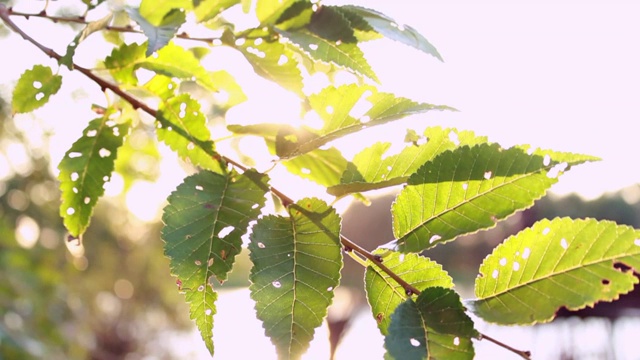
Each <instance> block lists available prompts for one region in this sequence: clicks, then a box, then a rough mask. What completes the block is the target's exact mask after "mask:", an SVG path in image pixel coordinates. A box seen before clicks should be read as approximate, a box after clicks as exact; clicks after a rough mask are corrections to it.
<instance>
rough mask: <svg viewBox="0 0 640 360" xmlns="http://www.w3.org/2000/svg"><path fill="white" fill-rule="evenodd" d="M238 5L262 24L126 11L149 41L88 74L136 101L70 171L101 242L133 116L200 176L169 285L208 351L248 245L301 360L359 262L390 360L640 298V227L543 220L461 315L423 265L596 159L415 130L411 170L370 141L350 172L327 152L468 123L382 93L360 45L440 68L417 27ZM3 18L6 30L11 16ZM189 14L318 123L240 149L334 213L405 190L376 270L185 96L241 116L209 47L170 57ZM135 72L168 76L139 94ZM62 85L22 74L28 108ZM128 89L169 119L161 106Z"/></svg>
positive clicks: (124, 48)
mask: <svg viewBox="0 0 640 360" xmlns="http://www.w3.org/2000/svg"><path fill="white" fill-rule="evenodd" d="M91 6H93V5H90V8H89V9H88V10H91ZM234 6H242V8H243V10H244V11H245V12H249V11H250V9H251V8H252V4H251V1H245V0H242V1H241V0H226V1H220V0H199V1H195V0H194V1H189V0H183V1H150V0H143V1H142V2H141V5H140V7H139V8H135V9H134V8H126V9H124V11H125V12H126V14H128V16H129V18H130V21H132V22H135V23H137V25H138V26H139V27H140V29H141V30H142V32H143V33H144V35H145V36H146V37H147V42H146V43H144V44H138V43H124V42H122V39H120V40H119V41H120V42H119V43H117V44H116V47H115V48H114V49H113V51H112V52H111V54H110V55H109V56H108V57H107V58H106V59H104V61H103V63H102V64H101V67H102V69H103V70H104V71H106V72H108V74H109V75H110V76H111V78H112V80H113V81H114V82H115V83H116V85H112V84H110V83H107V82H106V81H103V80H101V79H100V78H97V77H93V78H92V80H93V81H97V82H98V84H99V85H100V86H102V87H103V88H105V89H109V90H112V91H113V92H115V93H116V95H119V98H120V99H122V100H124V101H119V102H115V103H113V104H109V105H108V107H107V108H105V109H102V110H101V111H99V116H98V117H97V118H96V119H94V120H92V121H90V122H89V124H88V125H87V127H86V129H85V130H84V132H83V135H82V137H81V138H80V139H79V140H78V141H76V142H75V143H74V144H73V145H72V146H71V148H70V149H69V151H68V152H67V153H66V155H65V157H64V159H63V160H62V162H61V163H60V166H59V170H60V173H59V181H60V184H61V185H60V187H61V190H62V205H61V208H60V214H61V216H62V218H63V219H64V223H65V226H66V227H67V229H68V231H69V232H70V234H71V235H72V236H74V237H80V236H81V235H82V233H83V232H84V231H85V229H86V228H87V227H88V225H89V221H90V218H91V214H92V211H93V208H94V206H95V204H96V201H97V200H98V198H99V197H100V196H101V195H102V194H103V193H104V190H103V186H104V184H105V183H106V182H107V181H109V179H110V176H111V174H112V173H113V171H114V167H115V165H114V164H115V160H116V157H117V154H118V149H119V148H120V147H121V146H122V145H123V144H125V143H126V142H127V136H128V134H129V132H130V131H131V129H132V128H134V129H135V128H144V127H145V126H147V125H145V124H144V122H140V121H138V118H137V117H138V115H137V114H136V113H135V112H134V111H131V110H132V109H142V110H144V111H146V112H147V113H148V114H150V115H152V116H153V117H154V118H155V124H156V126H155V127H156V129H155V133H156V134H157V138H158V140H160V141H162V142H164V143H165V144H167V145H168V146H169V147H170V148H172V149H173V150H174V151H175V152H176V153H177V154H178V155H179V156H180V157H181V158H182V159H184V160H185V161H187V162H189V163H191V164H192V165H194V166H195V167H197V169H198V171H197V172H195V173H194V174H193V175H190V176H188V177H187V178H185V179H184V181H183V182H182V184H180V185H179V186H178V187H177V189H176V190H175V191H174V192H173V193H172V194H171V195H170V196H169V197H168V205H167V206H166V208H165V210H164V216H163V221H164V223H165V226H164V229H163V231H162V238H163V240H164V241H165V254H166V255H167V256H168V257H169V259H170V266H171V272H172V274H173V275H174V276H175V277H177V282H178V285H179V288H180V290H181V291H182V292H183V293H184V294H185V298H186V301H187V302H188V303H189V306H190V310H191V312H190V314H191V318H192V319H193V320H194V321H195V323H196V325H197V327H198V329H199V330H200V333H201V335H202V339H203V341H204V343H205V344H206V346H207V348H208V349H209V350H210V352H211V353H212V354H213V353H214V346H213V340H212V336H213V322H214V315H215V313H216V305H215V301H216V298H217V293H216V290H215V288H216V286H217V284H218V283H222V282H223V281H225V280H226V279H227V276H228V273H229V271H231V269H232V268H233V265H234V259H235V256H236V255H237V254H238V253H239V252H240V251H242V243H243V238H246V235H247V233H248V232H249V230H250V235H249V236H248V251H249V252H250V258H251V261H252V262H253V268H252V270H251V274H250V280H251V282H252V285H251V287H250V290H251V297H252V298H253V299H254V300H255V302H256V312H257V317H258V318H259V319H260V320H261V321H262V322H263V324H264V328H265V333H266V335H267V336H269V337H270V338H271V340H272V342H273V343H274V345H275V346H276V349H277V352H278V354H279V356H280V357H281V358H285V359H289V358H299V357H300V356H301V355H302V354H303V353H304V352H305V351H306V349H307V348H308V345H309V342H310V341H311V339H312V338H313V335H314V331H315V329H316V328H317V327H318V326H320V324H321V322H322V320H323V319H324V317H325V315H326V313H327V308H328V306H329V305H330V304H331V302H332V298H333V293H334V290H335V289H336V287H338V286H339V277H340V276H339V275H340V269H341V267H342V262H343V252H342V249H343V247H345V248H347V250H355V251H357V252H360V254H361V255H362V256H364V257H365V258H366V259H367V260H366V261H365V262H364V265H365V266H366V269H367V270H366V277H365V287H366V290H367V297H368V300H369V303H370V305H371V310H372V316H373V317H374V318H375V319H376V321H377V324H378V327H379V329H380V331H381V332H382V334H383V335H385V347H386V349H387V351H388V356H389V357H390V358H397V359H400V358H402V359H407V358H432V357H433V358H438V357H446V358H459V359H467V358H472V357H473V355H474V350H473V342H472V339H474V338H477V339H480V338H482V335H481V334H479V333H478V332H477V331H476V330H475V329H474V326H473V325H474V324H473V321H472V320H471V318H470V317H469V316H468V315H467V313H466V312H467V311H468V310H470V311H473V312H474V313H475V314H476V315H478V316H479V317H481V318H483V319H485V320H488V321H492V322H496V323H500V324H533V323H536V322H546V321H549V320H551V319H552V318H553V317H554V314H555V312H556V310H557V309H558V308H560V307H562V306H564V307H567V308H570V309H577V308H581V307H585V306H589V305H593V304H594V303H595V302H597V301H601V300H604V301H611V300H614V299H616V298H617V297H618V296H619V295H620V294H623V293H626V292H629V291H630V290H631V289H632V287H633V285H634V284H635V283H637V282H638V279H637V278H636V277H635V276H634V275H633V269H638V268H639V267H638V266H639V265H640V264H639V261H640V232H639V231H638V230H635V229H633V228H630V227H626V226H620V225H617V224H615V223H612V222H605V221H603V222H598V221H595V220H590V219H586V220H572V219H568V218H558V219H553V220H545V221H541V222H539V223H536V224H535V225H534V226H532V227H531V228H529V229H527V230H525V231H523V232H521V233H519V234H517V235H515V236H513V237H510V238H508V239H506V240H505V241H504V242H503V243H502V244H501V245H500V246H498V247H497V248H496V249H495V251H494V252H493V253H492V254H491V255H490V256H488V257H487V258H486V259H485V261H484V263H483V264H482V266H481V267H480V269H479V275H478V278H477V281H476V290H475V293H476V299H473V300H469V301H467V302H466V304H465V305H463V303H462V301H461V299H460V297H459V296H458V295H457V293H456V292H455V291H454V290H453V285H454V284H453V281H452V279H451V277H450V276H449V275H448V274H447V272H446V271H445V270H444V269H442V267H441V266H440V265H439V264H437V263H435V262H433V261H432V260H430V259H429V258H428V257H426V256H424V255H421V253H423V252H424V251H425V250H428V249H429V248H431V247H434V246H437V245H441V244H443V243H446V242H448V241H452V240H454V239H456V238H457V237H459V236H461V235H464V234H469V233H473V232H476V231H479V230H483V229H488V228H491V227H493V226H494V225H495V224H496V223H497V222H498V221H500V220H503V219H505V218H506V217H508V216H510V215H512V214H514V213H516V212H517V211H520V210H522V209H526V208H528V207H530V206H531V205H532V204H533V203H534V202H535V200H537V199H539V198H541V197H542V196H544V194H545V192H546V191H547V190H548V189H549V187H550V186H551V185H553V184H554V183H556V182H557V180H558V177H559V176H560V175H561V174H562V173H564V172H565V171H567V170H569V169H570V168H571V167H572V166H574V165H579V164H582V163H585V162H589V161H595V160H597V158H595V157H592V156H587V155H580V154H572V153H565V152H555V151H550V150H541V149H534V148H531V147H529V146H526V145H523V146H515V147H511V148H503V147H501V146H500V145H498V144H495V143H490V142H489V141H488V140H487V139H486V138H485V137H481V136H476V135H475V134H473V133H471V132H468V131H458V130H456V129H444V128H440V127H430V128H427V129H426V130H425V131H424V132H423V133H417V132H415V131H408V132H407V136H406V146H405V147H404V148H403V149H402V150H401V151H399V152H398V153H397V154H393V155H386V152H387V151H388V149H389V147H390V144H389V143H381V142H378V143H374V144H368V146H366V147H365V144H362V145H363V149H362V150H361V151H360V152H359V153H358V154H356V155H355V156H354V157H353V158H352V159H347V158H345V157H344V156H343V155H342V154H341V153H340V151H339V150H337V149H336V148H335V147H330V146H329V144H330V143H331V142H332V141H334V140H336V139H338V138H341V137H344V136H348V135H350V134H353V133H355V132H358V131H360V130H362V129H365V128H368V127H372V126H379V125H384V124H389V123H391V122H393V121H395V120H398V119H402V118H406V117H407V116H412V115H418V114H423V113H426V112H429V111H433V110H453V109H451V108H449V107H446V106H439V105H432V104H426V103H418V102H414V101H412V100H409V99H406V98H400V97H396V96H395V95H393V94H389V93H383V92H379V91H378V90H377V88H376V87H375V85H373V83H375V82H377V81H378V79H377V77H376V75H375V73H374V71H373V70H372V69H371V67H370V66H369V64H368V63H367V61H366V59H365V57H364V55H363V52H362V50H361V49H360V48H359V44H360V43H361V42H363V41H368V40H372V39H376V38H380V37H387V38H390V39H392V40H396V41H399V42H401V43H404V44H406V45H409V46H413V47H414V48H416V49H418V50H420V51H423V52H425V53H428V54H431V55H433V56H435V57H436V58H438V59H440V55H439V54H438V52H437V51H436V49H435V48H434V47H433V46H432V45H431V44H430V43H429V42H428V41H427V40H426V39H425V38H424V37H423V36H422V35H420V34H418V33H417V32H416V31H415V30H414V29H413V28H411V27H409V26H405V25H401V24H398V23H396V22H394V21H393V20H392V19H390V18H389V17H387V16H385V15H383V14H381V13H379V12H377V11H374V10H370V9H366V8H362V7H358V6H323V5H321V4H319V3H314V2H312V1H306V0H285V1H282V0H278V1H277V0H257V1H256V2H255V4H253V6H254V9H255V16H256V17H257V22H258V25H257V26H255V27H252V28H249V29H243V30H236V28H235V24H232V23H228V22H226V20H225V19H224V17H223V15H224V14H225V11H227V10H228V9H229V8H231V7H234ZM3 11H4V13H5V16H4V17H3V19H5V22H6V19H7V18H8V15H7V14H9V13H8V12H7V11H6V9H3ZM189 13H192V14H193V15H194V16H195V19H196V22H197V23H198V24H199V25H201V26H204V27H208V28H209V29H210V30H211V32H212V33H214V34H219V37H217V38H212V39H211V44H212V46H228V47H230V48H233V49H235V50H237V51H238V52H239V53H240V54H242V55H243V56H244V58H245V59H246V60H247V61H248V63H249V64H250V65H251V66H252V67H253V69H254V70H255V72H256V73H257V74H258V75H260V76H262V77H264V78H265V79H267V80H270V81H274V82H276V83H278V84H279V85H281V86H282V87H283V88H285V89H287V90H289V91H291V92H293V93H294V94H297V95H298V96H300V98H301V100H302V102H303V103H304V111H305V112H311V113H314V114H315V115H317V117H318V118H319V119H321V120H322V126H320V127H311V126H306V125H304V124H302V123H300V124H301V125H300V126H292V125H278V124H257V125H255V124H254V125H244V126H243V125H232V126H229V127H228V130H229V131H230V132H231V133H232V136H234V137H241V136H248V135H252V136H258V137H260V138H262V139H264V141H265V143H266V145H267V147H268V149H269V151H271V153H272V154H273V155H275V156H276V157H277V159H278V162H279V163H280V164H282V165H284V166H285V167H286V168H287V169H288V170H289V172H291V173H292V174H294V175H298V176H300V177H303V178H306V179H309V180H312V181H314V182H316V183H318V184H320V185H322V186H324V187H326V189H327V192H328V193H329V194H331V195H334V196H336V197H342V196H347V195H353V196H356V197H358V198H363V197H364V195H363V193H366V192H367V191H370V190H374V189H383V188H386V187H390V186H395V185H403V188H402V191H401V192H400V193H399V195H398V196H397V199H396V201H395V203H394V204H393V206H392V208H391V213H392V216H393V230H394V236H395V240H394V241H393V242H392V243H389V244H388V245H387V246H385V247H383V248H380V249H377V250H375V251H374V252H373V254H371V253H368V252H366V251H364V250H362V249H359V248H357V247H356V246H357V244H355V243H352V242H351V240H349V239H346V238H344V237H343V236H342V235H341V233H340V222H341V219H340V216H339V215H338V214H337V213H336V211H335V210H334V209H333V208H332V206H331V205H330V204H327V203H326V202H324V201H322V200H320V199H317V198H304V199H300V200H298V201H293V200H291V199H289V198H288V197H286V195H284V194H283V193H282V192H280V191H279V190H277V189H272V188H270V185H269V181H270V180H269V176H268V174H266V173H260V172H258V171H255V170H250V169H249V170H248V169H246V168H245V167H244V166H243V165H241V164H239V163H237V162H234V161H231V160H229V159H228V158H227V157H226V156H225V155H224V154H220V153H219V152H217V151H216V144H215V143H214V141H213V140H212V136H211V133H210V130H209V127H208V126H207V124H208V120H207V118H206V116H205V114H204V112H203V110H202V108H201V104H200V102H199V101H198V99H197V98H196V97H195V96H194V95H193V94H190V93H188V92H186V91H184V90H183V87H181V86H180V85H181V84H184V83H196V84H197V86H199V87H201V88H203V89H206V90H207V91H210V92H217V93H220V92H223V93H226V94H227V95H229V96H228V97H227V99H228V101H226V102H225V103H223V104H220V106H221V107H222V108H225V109H228V108H229V107H232V106H234V105H236V104H238V103H240V102H242V101H244V99H245V95H244V93H243V92H242V89H241V88H240V86H238V84H237V83H236V82H235V81H234V80H233V78H232V77H231V75H230V74H229V73H227V72H225V71H217V72H211V71H209V70H207V69H206V68H204V67H203V66H202V65H201V63H200V57H201V55H202V53H203V52H206V48H185V47H183V46H180V45H178V44H177V43H175V42H172V41H171V40H172V39H173V38H174V37H175V36H176V34H177V33H178V31H179V29H180V28H181V26H183V25H184V24H185V21H186V19H187V15H188V14H189ZM108 24H109V22H108V21H107V20H105V19H102V20H100V22H98V23H91V24H89V25H87V29H84V30H83V31H82V32H81V33H80V34H78V36H77V37H76V39H75V40H74V41H73V42H72V44H71V45H70V46H69V48H68V49H67V54H66V55H65V56H58V59H59V60H60V62H61V64H64V65H67V66H69V67H70V68H75V69H79V70H81V71H85V72H86V71H87V70H86V69H83V68H80V67H79V66H77V65H75V64H74V63H73V55H74V52H75V49H76V47H78V46H79V44H80V40H82V39H83V38H85V37H86V36H88V35H89V34H90V33H91V32H95V31H97V30H100V29H101V28H102V29H106V28H107V26H108ZM327 64H328V65H329V66H327ZM139 69H145V70H148V71H151V72H152V73H153V74H154V75H153V76H152V77H151V78H150V80H148V81H146V82H141V81H140V80H139V78H138V70H139ZM317 71H325V72H328V73H333V72H336V71H349V72H351V73H353V74H355V75H356V76H357V77H359V78H360V79H361V80H362V81H361V82H359V83H358V84H348V85H342V86H329V87H327V88H325V89H323V90H321V91H320V92H318V93H315V94H305V92H304V91H303V78H304V76H305V72H306V73H308V74H312V73H314V72H317ZM60 83H61V77H60V76H59V75H54V74H53V72H52V71H51V69H49V68H48V67H44V66H36V67H34V68H33V69H31V70H29V71H27V72H25V73H24V74H23V75H22V76H21V78H20V80H19V82H18V84H17V85H16V88H15V91H14V94H13V98H14V100H13V111H14V112H15V113H19V112H29V111H32V110H34V109H35V108H37V107H39V106H42V105H43V104H44V103H45V102H46V101H47V100H48V99H49V97H50V96H51V95H53V94H54V93H55V92H56V91H57V90H58V88H59V87H60ZM369 83H371V84H369ZM125 90H128V91H129V92H134V91H135V93H136V94H140V96H146V97H150V98H153V99H154V101H156V102H159V104H160V105H159V107H158V109H151V108H149V107H148V106H146V105H145V104H144V103H142V102H140V101H139V100H137V99H136V98H133V97H132V96H131V95H129V94H128V93H127V92H125ZM363 104H364V105H363ZM363 106H364V107H365V108H366V109H365V110H364V111H361V108H362V107H363ZM269 192H272V193H273V194H274V195H275V196H276V197H277V198H279V200H280V202H281V204H282V205H283V207H284V212H282V213H278V212H277V211H271V210H270V209H267V208H266V207H265V204H266V196H267V194H268V193H269Z"/></svg>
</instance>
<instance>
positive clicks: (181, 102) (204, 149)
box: [156, 93, 225, 173]
mask: <svg viewBox="0 0 640 360" xmlns="http://www.w3.org/2000/svg"><path fill="white" fill-rule="evenodd" d="M156 120H158V127H157V132H158V139H159V140H161V141H164V142H165V143H166V144H167V145H169V147H170V148H171V149H172V150H173V151H175V152H176V153H178V155H180V157H181V158H183V159H188V160H189V161H191V163H192V164H193V165H196V166H200V167H202V168H204V169H208V170H211V171H215V172H217V173H223V172H225V169H223V168H222V166H221V165H220V162H219V161H218V160H217V157H218V156H217V154H216V152H215V150H214V144H213V141H211V134H210V133H209V129H208V128H207V126H206V119H205V117H204V115H202V112H201V111H200V103H198V102H197V101H196V100H193V99H192V98H191V96H189V94H184V93H183V94H180V95H178V96H176V97H174V98H171V99H169V100H168V101H166V102H165V103H163V104H162V105H161V106H160V109H158V114H157V117H156Z"/></svg>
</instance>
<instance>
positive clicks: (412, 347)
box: [384, 287, 478, 360]
mask: <svg viewBox="0 0 640 360" xmlns="http://www.w3.org/2000/svg"><path fill="white" fill-rule="evenodd" d="M477 335H478V333H477V332H476V331H475V329H474V328H473V321H472V320H471V319H470V318H469V316H468V315H467V314H466V313H465V309H464V307H463V306H462V304H461V303H460V297H459V296H458V294H456V292H455V291H453V290H451V289H446V288H442V287H431V288H427V289H425V290H424V291H422V293H421V294H420V295H419V296H418V298H417V299H416V301H415V302H414V301H413V300H407V301H405V302H403V303H402V304H400V305H399V306H398V308H397V309H396V311H395V312H394V313H393V315H391V324H390V325H389V334H388V335H387V336H386V337H385V340H384V346H385V348H386V349H387V351H388V352H389V355H390V356H391V357H393V358H395V359H398V360H400V359H402V360H405V359H406V360H411V359H416V360H422V359H456V360H466V359H473V357H474V354H475V352H474V349H473V342H472V341H471V339H472V338H473V337H477Z"/></svg>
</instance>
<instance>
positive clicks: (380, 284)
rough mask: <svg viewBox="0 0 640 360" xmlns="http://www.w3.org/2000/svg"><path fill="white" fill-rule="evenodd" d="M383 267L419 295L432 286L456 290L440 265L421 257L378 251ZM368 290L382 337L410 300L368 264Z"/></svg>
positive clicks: (380, 272)
mask: <svg viewBox="0 0 640 360" xmlns="http://www.w3.org/2000/svg"><path fill="white" fill-rule="evenodd" d="M374 254H376V255H380V256H382V259H383V264H384V265H385V266H386V267H388V268H389V269H390V270H391V271H393V272H394V273H395V274H397V275H398V276H400V277H401V278H402V279H403V280H404V281H406V282H407V283H409V284H410V285H412V286H413V287H415V288H416V289H418V290H420V291H424V290H425V289H427V288H429V287H433V286H442V287H446V288H451V287H453V280H452V279H451V277H450V276H449V274H447V272H446V271H444V270H442V266H440V264H438V263H436V262H434V261H431V260H430V259H428V258H426V257H423V256H420V255H418V254H401V253H398V252H395V251H390V250H385V249H378V250H375V251H374ZM364 280H365V290H366V291H367V300H368V301H369V305H370V306H371V311H372V313H373V317H374V319H375V320H376V322H377V323H378V328H379V329H380V332H382V334H383V335H387V334H388V333H389V323H390V321H391V314H393V312H394V311H395V309H396V308H397V307H398V306H399V305H400V304H401V303H403V302H404V301H405V300H406V299H408V298H409V296H407V294H406V293H405V290H404V289H403V288H402V286H400V285H399V284H398V283H397V282H396V281H395V280H393V279H392V278H391V277H390V276H389V275H388V274H387V273H385V272H384V271H382V269H380V268H378V267H377V266H376V265H375V264H373V263H369V264H368V266H367V270H366V273H365V277H364Z"/></svg>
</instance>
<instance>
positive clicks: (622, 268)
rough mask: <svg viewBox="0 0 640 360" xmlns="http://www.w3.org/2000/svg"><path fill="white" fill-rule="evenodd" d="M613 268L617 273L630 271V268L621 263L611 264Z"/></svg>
mask: <svg viewBox="0 0 640 360" xmlns="http://www.w3.org/2000/svg"><path fill="white" fill-rule="evenodd" d="M613 267H614V268H615V269H617V270H619V271H622V272H627V271H629V270H631V267H630V266H627V265H625V264H623V263H621V262H615V263H613Z"/></svg>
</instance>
